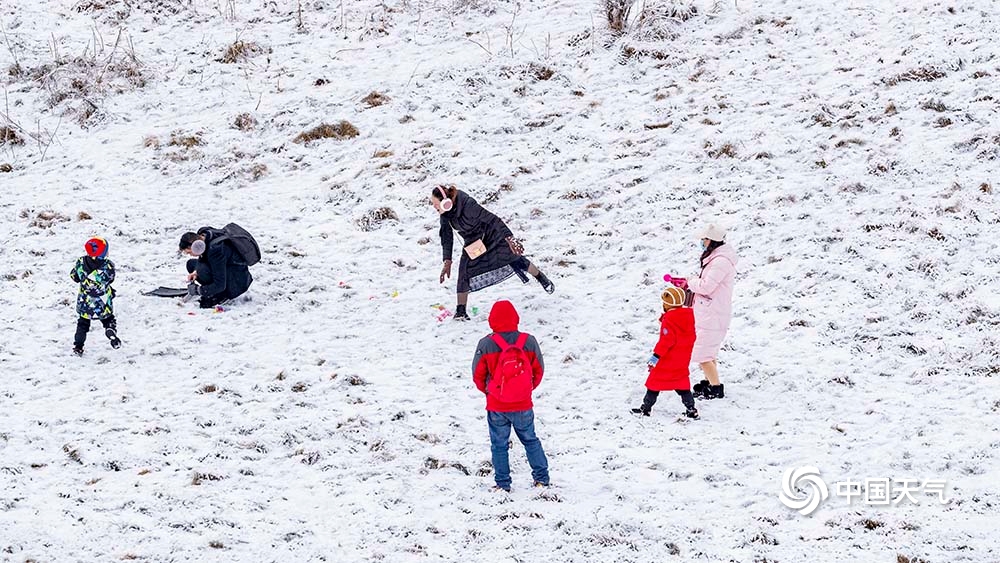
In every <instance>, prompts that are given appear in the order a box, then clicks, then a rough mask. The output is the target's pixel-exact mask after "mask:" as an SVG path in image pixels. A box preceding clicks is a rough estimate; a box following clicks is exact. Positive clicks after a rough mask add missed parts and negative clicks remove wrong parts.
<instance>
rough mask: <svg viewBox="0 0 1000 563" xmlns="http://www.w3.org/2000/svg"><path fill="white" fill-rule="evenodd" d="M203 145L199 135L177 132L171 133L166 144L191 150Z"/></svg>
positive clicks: (203, 141) (203, 142)
mask: <svg viewBox="0 0 1000 563" xmlns="http://www.w3.org/2000/svg"><path fill="white" fill-rule="evenodd" d="M204 145H205V140H204V139H202V137H201V133H191V134H184V133H181V132H179V131H175V132H173V133H171V134H170V142H168V143H167V146H171V147H180V148H183V149H193V148H195V147H200V146H204Z"/></svg>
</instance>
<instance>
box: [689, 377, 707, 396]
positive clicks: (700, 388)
mask: <svg viewBox="0 0 1000 563" xmlns="http://www.w3.org/2000/svg"><path fill="white" fill-rule="evenodd" d="M707 390H708V380H707V379H702V380H701V381H699V382H698V383H695V384H694V387H692V388H691V391H692V392H693V393H694V396H695V397H698V396H704V395H705V391H707Z"/></svg>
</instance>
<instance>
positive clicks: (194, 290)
mask: <svg viewBox="0 0 1000 563" xmlns="http://www.w3.org/2000/svg"><path fill="white" fill-rule="evenodd" d="M195 295H201V286H200V285H198V284H196V283H189V284H188V296H189V297H193V296H195Z"/></svg>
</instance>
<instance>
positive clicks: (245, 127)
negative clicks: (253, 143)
mask: <svg viewBox="0 0 1000 563" xmlns="http://www.w3.org/2000/svg"><path fill="white" fill-rule="evenodd" d="M233 127H234V128H236V129H239V130H240V131H243V132H244V133H246V132H248V131H253V130H254V129H256V128H257V118H255V117H254V116H252V115H250V114H249V113H241V114H239V115H237V116H236V119H235V120H233Z"/></svg>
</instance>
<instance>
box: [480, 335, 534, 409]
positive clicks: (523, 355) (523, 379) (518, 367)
mask: <svg viewBox="0 0 1000 563" xmlns="http://www.w3.org/2000/svg"><path fill="white" fill-rule="evenodd" d="M493 342H496V343H497V346H499V347H500V358H499V359H498V360H497V366H496V373H494V374H493V377H491V378H490V380H489V382H488V383H487V384H486V392H487V393H489V394H491V395H493V396H494V397H496V398H497V399H498V400H500V401H501V402H504V403H519V402H521V401H527V400H530V399H531V390H532V388H533V386H534V377H532V371H531V360H530V359H529V358H528V354H527V352H525V351H524V345H525V344H526V343H527V342H528V335H527V334H525V333H523V332H522V333H521V335H520V336H519V337H518V338H517V342H515V343H514V344H507V341H506V340H504V339H503V337H502V336H500V335H499V334H494V335H493Z"/></svg>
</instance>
